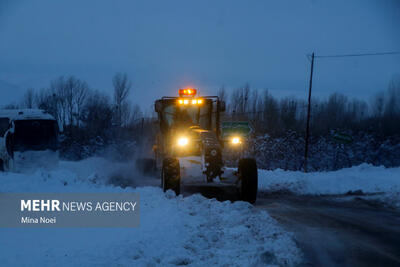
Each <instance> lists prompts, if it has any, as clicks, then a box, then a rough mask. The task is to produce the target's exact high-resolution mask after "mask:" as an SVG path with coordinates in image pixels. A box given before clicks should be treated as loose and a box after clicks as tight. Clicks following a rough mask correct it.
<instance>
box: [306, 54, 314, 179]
mask: <svg viewBox="0 0 400 267" xmlns="http://www.w3.org/2000/svg"><path fill="white" fill-rule="evenodd" d="M313 72H314V52H313V53H312V55H311V73H310V87H309V89H308V108H307V126H306V140H305V149H304V172H307V158H308V139H309V137H310V116H311V89H312V78H313Z"/></svg>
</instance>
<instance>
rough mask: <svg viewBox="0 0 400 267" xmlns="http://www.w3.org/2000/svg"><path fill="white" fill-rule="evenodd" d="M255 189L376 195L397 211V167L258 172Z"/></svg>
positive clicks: (399, 173) (399, 193) (399, 203)
mask: <svg viewBox="0 0 400 267" xmlns="http://www.w3.org/2000/svg"><path fill="white" fill-rule="evenodd" d="M259 190H260V191H266V192H272V191H281V190H287V191H291V192H293V193H295V194H312V195H335V194H347V193H354V192H356V193H361V191H362V193H367V194H369V193H382V194H379V195H377V197H378V199H379V200H381V201H384V202H386V203H387V204H389V205H391V206H394V207H397V208H400V168H385V167H376V166H372V165H369V164H361V165H359V166H355V167H352V168H346V169H341V170H338V171H331V172H312V173H303V172H299V171H297V172H295V171H284V170H274V171H266V170H259ZM359 190H361V191H359ZM357 191H358V192H357Z"/></svg>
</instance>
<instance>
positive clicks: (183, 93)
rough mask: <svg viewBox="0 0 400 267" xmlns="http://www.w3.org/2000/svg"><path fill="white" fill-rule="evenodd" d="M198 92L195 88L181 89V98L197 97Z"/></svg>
mask: <svg viewBox="0 0 400 267" xmlns="http://www.w3.org/2000/svg"><path fill="white" fill-rule="evenodd" d="M196 94H197V90H196V89H193V88H186V89H179V96H195V95H196Z"/></svg>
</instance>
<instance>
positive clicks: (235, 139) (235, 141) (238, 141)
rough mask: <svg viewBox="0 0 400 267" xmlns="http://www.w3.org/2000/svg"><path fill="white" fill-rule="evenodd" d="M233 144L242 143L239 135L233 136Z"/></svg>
mask: <svg viewBox="0 0 400 267" xmlns="http://www.w3.org/2000/svg"><path fill="white" fill-rule="evenodd" d="M232 144H234V145H237V144H240V138H239V137H233V138H232Z"/></svg>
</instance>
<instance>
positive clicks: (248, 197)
mask: <svg viewBox="0 0 400 267" xmlns="http://www.w3.org/2000/svg"><path fill="white" fill-rule="evenodd" d="M238 174H239V179H240V180H241V188H240V199H241V200H243V201H247V202H249V203H251V204H254V203H255V202H256V200H257V190H258V172H257V163H256V161H255V160H254V159H251V158H244V159H241V160H239V166H238Z"/></svg>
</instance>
